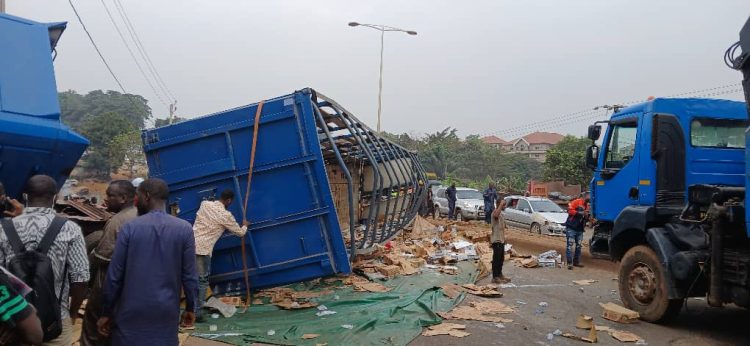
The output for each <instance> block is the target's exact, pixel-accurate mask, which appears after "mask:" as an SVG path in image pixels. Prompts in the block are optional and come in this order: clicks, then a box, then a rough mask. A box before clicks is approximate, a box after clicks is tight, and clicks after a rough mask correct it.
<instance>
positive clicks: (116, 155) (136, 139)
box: [109, 130, 146, 176]
mask: <svg viewBox="0 0 750 346" xmlns="http://www.w3.org/2000/svg"><path fill="white" fill-rule="evenodd" d="M109 152H110V157H111V159H112V161H113V162H114V163H117V162H123V163H124V164H125V166H127V169H128V171H129V172H130V175H131V176H132V175H134V174H135V173H136V172H135V168H136V167H137V166H145V165H146V155H144V154H143V141H142V140H141V131H139V130H133V131H128V132H125V133H122V134H119V135H117V136H116V137H115V138H113V139H112V141H111V142H110V144H109Z"/></svg>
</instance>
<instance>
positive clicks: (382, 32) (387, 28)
mask: <svg viewBox="0 0 750 346" xmlns="http://www.w3.org/2000/svg"><path fill="white" fill-rule="evenodd" d="M349 26H351V27H355V26H364V27H368V28H371V29H375V30H378V31H380V75H379V78H378V123H377V131H378V132H380V113H381V111H382V109H383V50H384V46H385V32H386V31H400V32H405V33H407V34H409V35H416V34H417V32H416V31H413V30H403V29H399V28H394V27H392V26H386V25H376V24H360V23H357V22H350V23H349Z"/></svg>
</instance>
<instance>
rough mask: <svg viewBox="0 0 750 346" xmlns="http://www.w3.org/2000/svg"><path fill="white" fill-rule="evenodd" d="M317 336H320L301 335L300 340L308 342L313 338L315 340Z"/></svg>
mask: <svg viewBox="0 0 750 346" xmlns="http://www.w3.org/2000/svg"><path fill="white" fill-rule="evenodd" d="M319 336H320V334H304V335H302V339H304V340H310V339H315V338H317V337H319Z"/></svg>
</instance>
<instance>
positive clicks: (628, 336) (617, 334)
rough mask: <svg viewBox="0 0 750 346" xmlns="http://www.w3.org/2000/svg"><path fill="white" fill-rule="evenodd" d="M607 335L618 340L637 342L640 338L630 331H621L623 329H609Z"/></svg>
mask: <svg viewBox="0 0 750 346" xmlns="http://www.w3.org/2000/svg"><path fill="white" fill-rule="evenodd" d="M609 335H610V336H612V337H613V338H615V339H616V340H617V341H620V342H637V341H638V340H641V337H640V336H638V335H635V334H633V333H631V332H626V331H623V330H613V331H610V332H609Z"/></svg>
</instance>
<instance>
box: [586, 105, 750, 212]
mask: <svg viewBox="0 0 750 346" xmlns="http://www.w3.org/2000/svg"><path fill="white" fill-rule="evenodd" d="M657 117H660V119H661V120H660V121H661V123H659V122H657V120H656V119H657ZM667 118H671V119H674V121H673V122H668V121H665V120H669V119H667ZM657 124H661V125H657ZM745 126H747V112H746V109H745V104H744V103H743V102H736V101H727V100H715V99H663V98H657V99H654V100H652V101H649V102H645V103H642V104H638V105H634V106H631V107H627V108H624V109H622V110H620V111H619V112H617V113H615V114H613V115H612V117H611V119H610V126H609V127H608V128H607V132H606V134H605V135H604V137H603V142H602V149H601V150H602V152H604V153H605V155H600V156H599V162H598V167H602V169H600V170H598V171H596V172H595V173H594V179H593V181H592V186H591V192H592V200H593V201H594V202H593V204H592V207H593V212H594V215H595V217H596V219H597V220H600V221H614V220H615V219H616V218H617V217H618V215H619V214H620V212H621V211H622V210H623V209H624V208H625V207H628V206H655V205H657V204H659V203H663V204H667V205H674V206H677V207H682V206H684V205H685V204H686V202H687V200H686V198H687V194H686V190H687V187H689V186H691V185H695V184H712V185H723V186H737V187H741V186H744V184H745V178H744V177H743V176H744V175H745V155H746V154H745V149H744V148H742V144H743V143H744V139H743V136H744V134H743V133H742V132H743V131H742V130H741V129H744V127H745ZM713 128H721V129H722V130H719V131H718V132H714V131H711V130H710V129H713ZM655 129H659V131H661V132H660V136H661V137H660V138H667V137H669V138H672V141H673V142H665V143H662V144H657V143H655V142H654V139H653V138H655V136H654V135H655V133H654V131H655ZM615 131H616V132H617V133H615ZM717 133H718V134H721V135H723V136H724V138H714V137H716V136H717V135H716V134H717ZM636 134H637V135H636ZM721 135H720V136H721ZM665 145H669V146H670V147H673V148H678V149H676V150H677V153H679V154H677V155H675V154H673V155H671V157H668V158H664V166H663V167H659V162H658V161H657V159H656V158H655V157H658V156H655V153H658V150H659V149H660V148H659V147H660V146H665ZM613 152H614V154H613ZM678 156H679V157H682V158H681V159H677V158H676V157H678ZM681 167H684V169H682V168H681ZM675 184H677V185H675ZM680 186H681V188H680ZM665 191H666V192H665ZM597 196H603V198H599V199H598V198H596V197H597Z"/></svg>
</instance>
